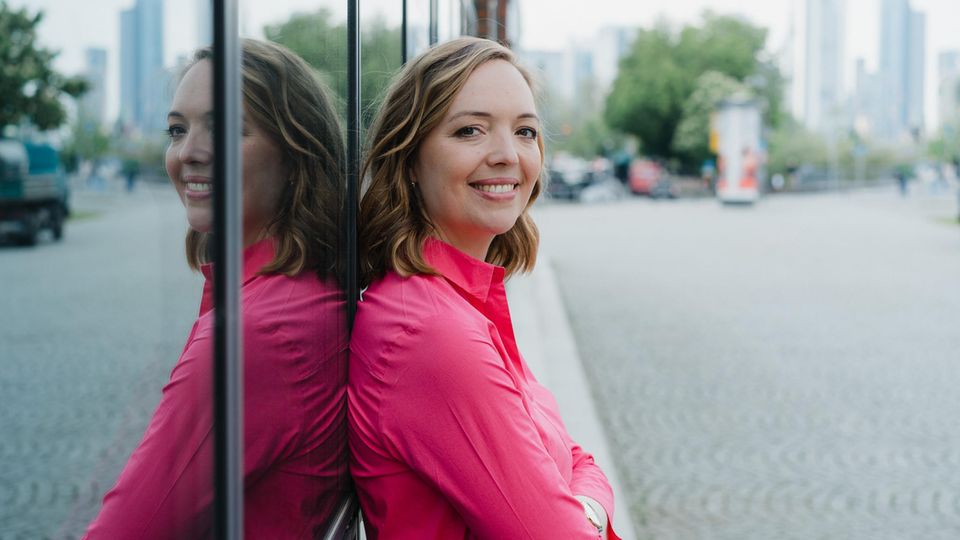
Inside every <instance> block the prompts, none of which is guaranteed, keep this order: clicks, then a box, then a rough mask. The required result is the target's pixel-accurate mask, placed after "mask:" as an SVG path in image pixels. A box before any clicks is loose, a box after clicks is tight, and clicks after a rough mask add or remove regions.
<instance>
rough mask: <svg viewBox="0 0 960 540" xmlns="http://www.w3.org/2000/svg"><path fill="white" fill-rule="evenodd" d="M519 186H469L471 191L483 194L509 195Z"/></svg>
mask: <svg viewBox="0 0 960 540" xmlns="http://www.w3.org/2000/svg"><path fill="white" fill-rule="evenodd" d="M519 185H520V184H471V186H472V187H473V189H476V190H480V191H483V192H484V193H509V192H511V191H513V190H515V189H517V186H519Z"/></svg>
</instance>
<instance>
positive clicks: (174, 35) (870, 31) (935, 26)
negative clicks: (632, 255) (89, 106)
mask: <svg viewBox="0 0 960 540" xmlns="http://www.w3.org/2000/svg"><path fill="white" fill-rule="evenodd" d="M802 2H803V0H782V1H779V2H769V1H764V0H711V1H709V2H702V1H676V0H674V1H672V2H663V3H658V4H655V5H652V6H651V5H649V4H645V5H644V6H633V5H623V3H622V2H617V1H616V0H593V1H592V2H590V3H588V4H582V3H570V4H569V5H562V8H561V9H558V5H559V4H558V2H550V1H547V0H521V1H520V24H521V26H522V32H521V39H520V43H518V45H519V46H520V47H522V48H525V49H544V50H561V49H563V48H565V47H566V46H567V45H568V44H569V43H571V42H572V41H576V40H579V41H584V40H586V39H592V36H594V35H595V34H596V31H597V30H598V29H599V28H600V27H602V26H631V27H638V26H639V27H649V26H650V25H652V24H653V23H654V22H655V21H656V20H657V19H658V18H666V19H668V20H670V21H672V23H673V24H675V25H680V24H685V23H691V22H696V21H697V20H698V19H699V16H700V14H701V13H702V11H703V10H704V9H708V8H709V9H713V10H714V11H717V12H719V13H730V14H743V15H744V16H745V17H746V18H748V19H750V20H751V21H752V22H754V23H755V24H759V25H761V26H764V27H767V28H768V29H769V37H768V42H767V49H768V51H770V52H771V54H773V53H775V52H777V51H778V50H780V49H783V48H784V46H785V44H786V41H787V39H788V38H789V36H790V34H791V32H792V33H793V35H794V36H795V37H796V36H802V32H803V28H802V19H803V11H802V9H803V3H802ZM879 2H880V0H848V6H849V7H848V13H849V17H848V18H849V20H850V24H849V25H848V28H847V39H846V44H845V49H846V54H845V58H844V61H843V66H844V83H843V84H844V89H845V91H846V92H847V93H848V94H850V95H852V94H853V92H854V90H855V87H854V83H855V79H856V60H857V59H858V58H861V57H862V58H864V59H865V65H866V67H867V69H869V70H876V69H877V67H878V63H879V50H878V49H879V37H878V36H879ZM341 4H342V3H340V2H338V3H336V5H335V6H331V5H329V3H323V2H316V1H310V0H272V1H271V2H270V3H266V4H265V3H262V2H252V1H248V2H242V3H241V14H242V16H243V23H242V28H241V31H242V32H245V35H259V32H260V31H261V29H262V27H263V25H264V24H268V23H272V22H277V21H280V20H283V19H285V18H286V17H288V16H289V15H290V14H291V13H293V12H295V11H308V10H315V9H317V8H319V7H328V8H331V10H332V11H333V12H334V15H335V16H337V17H343V16H344V13H343V12H344V11H345V4H344V5H341ZM911 4H912V6H913V8H914V9H915V10H917V11H922V12H925V13H926V14H927V32H926V33H927V36H928V39H927V44H926V45H927V46H926V55H925V58H924V65H925V74H924V82H925V85H924V86H925V102H926V106H925V111H924V117H925V123H926V125H927V126H928V127H932V126H934V125H936V124H937V122H938V116H939V114H938V110H939V104H938V82H939V75H938V73H937V57H938V55H939V54H940V53H941V52H947V51H951V50H960V32H955V31H953V30H952V29H951V26H954V25H955V24H956V23H955V21H957V20H960V2H956V1H955V0H913V1H912V2H911ZM8 5H10V6H11V7H14V8H17V7H27V8H28V9H29V10H31V11H36V10H38V9H42V10H44V11H45V12H46V14H45V17H44V21H43V22H42V23H41V26H40V30H39V34H40V42H41V43H42V44H43V45H44V46H47V47H50V48H53V49H59V50H61V55H60V57H59V58H58V59H57V62H56V66H57V68H58V69H60V70H62V71H63V72H65V73H67V74H76V73H81V72H82V71H83V70H84V67H85V64H84V51H85V50H86V49H87V48H90V47H97V48H103V49H105V50H106V51H107V64H108V74H107V89H108V96H107V108H108V111H107V116H108V117H111V118H115V117H116V116H117V114H118V112H119V111H118V110H117V103H118V102H119V95H118V92H119V54H118V51H119V48H120V47H119V41H120V39H119V24H118V23H117V22H116V21H117V17H118V16H119V12H120V11H121V10H122V9H127V8H129V7H130V6H131V5H133V0H88V1H87V2H84V3H79V2H68V1H66V0H8ZM196 6H197V4H196V2H195V1H193V0H166V7H165V18H166V28H165V35H164V38H165V42H166V47H165V51H164V65H165V66H167V67H170V66H173V65H176V59H177V58H178V57H179V56H183V55H186V54H188V53H189V51H191V50H192V49H194V48H196V47H197V46H198V45H199V38H198V35H197V34H198V28H197V27H198V25H199V19H198V17H199V15H198V14H197V9H196ZM361 11H362V13H374V12H385V13H387V15H388V17H387V18H388V20H391V21H392V19H393V17H391V15H394V12H395V11H396V8H395V7H393V6H391V3H390V2H388V1H387V0H367V1H365V2H363V4H362V8H361ZM801 45H802V44H801ZM794 48H795V49H800V48H801V47H798V46H796V45H795V46H794ZM798 53H799V51H798ZM795 56H797V58H793V63H794V65H795V66H796V67H798V68H802V66H803V59H802V58H799V56H802V55H801V54H796V55H795ZM801 83H802V81H799V80H796V81H794V84H801ZM794 110H797V107H794Z"/></svg>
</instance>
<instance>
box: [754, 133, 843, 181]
mask: <svg viewBox="0 0 960 540" xmlns="http://www.w3.org/2000/svg"><path fill="white" fill-rule="evenodd" d="M828 161H829V159H828V153H827V145H826V142H825V141H824V140H823V139H822V138H821V137H820V136H818V135H816V134H814V133H811V132H810V131H808V130H806V129H805V128H804V127H803V126H801V125H800V124H799V123H797V122H796V121H793V120H790V121H788V122H784V123H783V124H782V125H781V126H780V127H779V128H777V129H774V130H773V131H771V132H770V133H769V134H768V137H767V170H768V172H769V173H770V174H777V173H780V174H786V173H788V172H790V171H792V170H794V169H797V168H798V167H800V166H801V165H812V166H814V167H817V168H826V167H827V166H828Z"/></svg>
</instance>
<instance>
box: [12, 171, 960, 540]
mask: <svg viewBox="0 0 960 540" xmlns="http://www.w3.org/2000/svg"><path fill="white" fill-rule="evenodd" d="M915 191H916V192H915V193H912V194H911V196H910V197H909V198H906V199H901V198H900V197H899V196H898V195H897V194H896V193H895V192H894V190H893V189H879V190H872V191H860V192H854V193H846V194H845V193H839V194H812V195H792V196H778V197H767V198H765V199H762V200H761V201H760V202H759V203H758V204H757V205H755V206H752V207H724V206H721V205H719V204H718V203H717V202H716V201H714V200H709V199H699V200H677V201H659V202H654V201H650V200H647V199H638V198H627V199H622V200H613V201H607V202H603V203H597V204H583V205H573V204H560V203H549V202H548V203H546V204H541V205H538V207H537V208H536V209H535V210H534V216H535V219H536V220H537V222H538V224H539V225H540V228H541V234H542V237H543V252H544V253H545V255H546V257H545V260H548V261H549V262H550V264H552V265H553V267H554V269H555V272H556V276H557V279H558V281H559V285H560V288H561V291H562V293H563V296H564V301H565V303H566V310H567V312H568V314H569V318H570V320H571V323H572V326H573V331H574V334H575V338H576V341H577V346H578V348H579V350H580V356H581V358H582V359H583V361H584V363H585V368H586V371H587V375H588V377H589V378H590V380H591V382H592V387H593V393H594V397H595V399H596V404H597V407H598V408H599V410H600V415H601V417H602V418H603V421H604V423H605V424H606V433H607V436H608V437H609V438H610V444H611V448H612V450H613V454H614V456H615V459H616V460H617V465H618V469H619V471H620V477H621V479H622V481H623V482H624V484H625V489H626V491H627V494H628V496H627V499H628V500H627V501H622V500H621V501H619V502H618V504H619V507H618V512H621V513H622V512H628V513H629V514H630V516H631V517H632V519H633V522H634V524H635V525H636V528H637V531H638V533H639V537H640V538H652V539H663V540H685V539H697V540H700V539H718V540H721V539H730V540H752V539H756V540H771V539H776V540H781V539H797V540H800V539H804V540H807V539H817V538H823V539H863V540H875V539H890V540H894V539H896V540H903V539H923V540H929V539H940V538H942V539H947V538H951V539H952V538H957V537H958V536H960V414H958V413H960V393H958V392H957V391H956V389H957V388H958V387H960V370H958V369H957V368H956V366H955V364H956V358H957V351H958V350H960V333H958V332H957V330H956V328H955V326H956V325H955V321H956V311H957V308H958V307H960V286H958V284H957V280H958V277H960V227H958V226H957V225H956V223H955V221H954V220H955V216H956V207H955V199H954V197H953V195H951V194H940V195H930V194H928V193H924V192H923V191H920V190H915ZM75 210H76V218H75V219H73V220H72V221H70V222H69V223H68V226H67V229H66V234H65V238H64V240H63V242H62V243H54V242H53V241H52V240H51V239H50V238H49V237H47V238H44V239H43V240H42V241H41V242H40V244H39V245H38V246H37V247H35V248H21V247H16V246H12V245H8V244H5V245H0V282H2V283H3V284H4V286H3V290H4V304H3V310H0V359H2V362H3V370H2V371H0V396H2V399H3V407H2V408H0V539H2V540H12V539H20V538H23V539H35V538H55V539H58V540H59V539H61V538H76V537H77V536H78V535H79V534H80V533H81V532H82V531H83V529H84V527H85V525H86V523H87V522H88V521H89V519H90V518H91V517H92V516H93V515H94V514H95V513H96V511H97V509H98V507H99V504H100V499H101V497H102V495H103V492H104V491H105V490H106V489H107V488H109V486H110V485H112V482H113V481H114V480H115V478H116V476H117V474H118V473H119V471H120V468H121V467H122V466H123V464H124V462H125V461H126V459H127V457H128V456H129V453H130V451H131V450H132V449H133V447H134V446H135V445H136V444H137V442H138V441H139V439H140V437H141V435H142V432H143V428H144V426H145V424H146V421H147V419H148V418H149V416H150V414H151V413H152V410H153V408H154V407H155V406H156V403H157V402H158V401H159V399H160V389H161V387H162V385H163V383H164V382H165V381H166V379H167V377H168V375H169V371H170V369H171V368H172V367H173V365H174V363H175V362H176V359H177V357H178V355H179V353H180V350H181V347H182V345H183V342H184V340H185V338H186V335H187V332H188V331H189V328H190V325H191V324H192V322H193V319H194V316H195V314H196V309H197V301H198V298H199V293H200V286H201V279H200V277H199V276H198V275H196V274H194V273H192V272H190V271H189V270H188V269H187V267H186V263H185V261H184V256H183V247H182V238H183V233H184V231H185V223H184V218H183V211H182V208H181V207H180V203H179V202H178V201H177V199H176V197H175V195H174V194H173V192H172V190H170V189H169V188H168V186H166V185H150V184H146V185H141V186H139V187H138V190H137V192H135V193H133V194H126V193H123V192H122V191H120V190H119V189H114V190H108V191H107V192H105V193H92V192H88V193H83V192H81V193H78V194H77V196H76V197H75ZM621 515H622V514H621Z"/></svg>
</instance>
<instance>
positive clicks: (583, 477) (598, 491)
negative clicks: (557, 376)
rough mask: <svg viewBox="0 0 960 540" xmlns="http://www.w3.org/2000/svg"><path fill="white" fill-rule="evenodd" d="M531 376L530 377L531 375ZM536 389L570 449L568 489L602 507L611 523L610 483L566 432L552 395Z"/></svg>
mask: <svg viewBox="0 0 960 540" xmlns="http://www.w3.org/2000/svg"><path fill="white" fill-rule="evenodd" d="M531 376H532V375H531ZM534 384H536V387H537V395H538V396H539V398H540V399H541V400H543V401H546V402H547V406H546V410H547V411H548V412H549V414H550V415H551V417H552V419H553V421H554V423H555V424H556V425H558V426H560V427H561V430H560V431H561V435H562V436H563V439H564V441H565V442H566V444H567V446H569V447H570V456H571V459H572V461H573V478H572V479H571V481H570V489H571V490H572V491H573V494H574V495H585V496H587V497H590V498H591V499H593V500H594V501H596V502H597V503H599V504H600V506H602V507H603V510H604V512H606V514H607V521H608V523H612V518H613V490H612V489H611V488H610V481H609V480H607V475H605V474H604V473H603V471H602V470H601V469H600V467H599V466H598V465H597V464H596V462H595V461H594V460H593V455H591V454H590V453H588V452H586V451H584V450H583V448H581V447H580V445H579V444H577V443H576V442H575V441H574V440H573V439H572V438H571V437H570V434H569V432H567V427H566V425H564V423H563V419H561V418H560V408H559V407H558V406H557V402H556V399H555V398H554V396H553V394H552V393H551V392H550V391H549V390H548V389H547V388H546V387H545V386H543V385H542V384H540V383H539V382H537V383H534Z"/></svg>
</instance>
